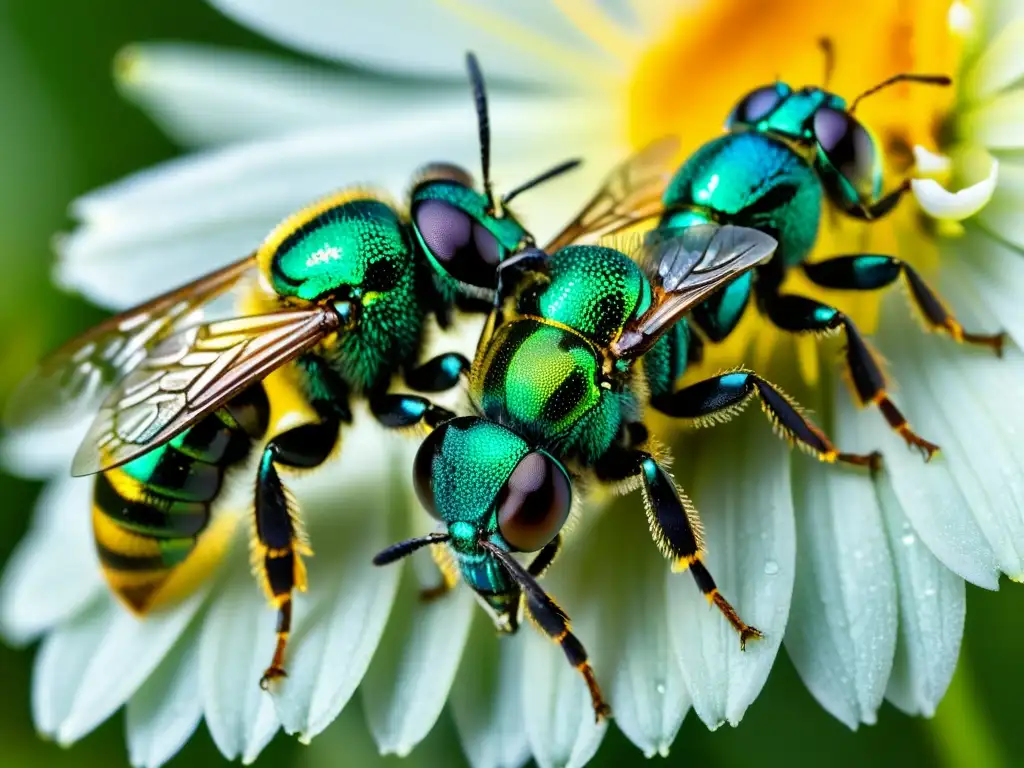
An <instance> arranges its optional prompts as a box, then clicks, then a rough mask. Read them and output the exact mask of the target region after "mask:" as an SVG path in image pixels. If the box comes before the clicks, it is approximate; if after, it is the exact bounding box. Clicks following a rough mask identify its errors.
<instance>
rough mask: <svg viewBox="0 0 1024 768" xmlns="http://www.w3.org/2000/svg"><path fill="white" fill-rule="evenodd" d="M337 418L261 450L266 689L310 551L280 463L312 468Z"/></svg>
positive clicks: (258, 536)
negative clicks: (272, 629) (271, 611)
mask: <svg viewBox="0 0 1024 768" xmlns="http://www.w3.org/2000/svg"><path fill="white" fill-rule="evenodd" d="M340 426H341V424H340V421H339V420H338V419H336V418H326V419H324V420H323V421H320V422H317V423H314V424H305V425H303V426H300V427H296V428H294V429H291V430H288V431H287V432H283V433H282V434H280V435H278V436H277V437H275V438H274V439H272V440H271V441H270V442H269V443H268V444H267V447H266V448H265V449H264V451H263V456H262V458H261V460H260V464H259V469H258V471H257V478H256V504H255V526H254V529H255V531H254V534H255V535H254V538H253V542H252V563H253V570H254V571H255V573H256V575H257V577H258V578H259V580H260V582H261V583H262V585H263V589H264V591H265V592H266V594H267V597H268V598H269V599H270V601H271V603H272V604H273V605H274V606H275V607H276V608H277V645H276V646H275V648H274V657H273V660H272V661H271V662H270V666H269V667H267V670H266V672H264V673H263V677H262V679H261V680H260V687H261V688H263V689H264V690H266V689H268V688H269V687H270V683H271V682H272V681H273V680H275V679H277V678H281V677H284V676H285V670H284V657H285V650H286V649H287V646H288V635H289V633H290V632H291V623H292V592H293V590H295V589H298V590H300V591H305V589H306V566H305V564H304V563H303V561H302V556H303V555H309V554H312V553H311V552H310V550H309V547H308V545H307V544H306V541H305V536H304V534H303V531H302V527H301V522H300V520H299V516H298V509H297V508H296V507H295V501H294V499H293V498H292V495H291V493H289V491H288V489H287V488H286V487H285V486H284V483H283V482H282V481H281V476H280V475H279V474H278V467H279V466H286V467H298V468H302V469H311V468H313V467H316V466H319V465H320V464H322V463H323V462H324V461H326V460H327V458H328V456H330V455H331V452H332V451H333V450H334V446H335V443H337V440H338V432H339V429H340Z"/></svg>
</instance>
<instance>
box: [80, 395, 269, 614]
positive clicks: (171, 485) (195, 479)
mask: <svg viewBox="0 0 1024 768" xmlns="http://www.w3.org/2000/svg"><path fill="white" fill-rule="evenodd" d="M268 418H269V403H268V401H267V395H266V392H265V391H264V389H263V386H262V385H261V384H257V385H255V386H253V387H250V388H249V389H248V390H246V391H245V392H243V393H242V394H240V395H238V396H237V397H235V398H234V399H233V400H232V401H231V402H229V403H228V404H227V405H226V406H224V407H223V408H221V409H220V410H218V411H216V412H214V413H211V414H210V415H208V416H206V417H204V418H203V419H201V420H200V421H198V422H197V423H196V424H195V425H193V426H192V427H190V428H189V429H188V430H186V431H185V432H183V433H181V434H180V435H178V436H177V437H176V438H174V439H173V440H171V441H170V442H168V443H166V444H164V445H162V446H160V447H158V448H155V449H153V450H152V451H150V452H148V453H146V454H144V455H143V456H140V457H138V458H137V459H135V460H133V461H130V462H128V463H127V464H125V465H123V466H121V467H118V468H116V469H111V470H108V471H106V472H103V473H102V474H100V475H97V477H96V486H95V489H94V491H93V509H92V522H93V533H94V536H95V540H96V551H97V554H98V556H99V560H100V565H101V566H102V568H103V573H104V576H105V577H106V579H107V583H108V584H109V585H110V588H111V589H112V590H113V592H114V593H115V594H116V595H117V596H118V597H119V598H120V599H121V600H122V601H123V602H124V603H125V604H126V605H127V606H128V607H129V608H131V609H132V610H133V611H135V612H137V613H146V612H147V611H149V610H151V609H152V608H153V607H154V606H155V605H157V604H159V603H162V602H165V600H166V599H167V597H168V596H169V594H170V593H171V592H174V593H175V594H176V595H177V594H179V593H180V591H181V590H180V589H171V588H170V587H171V582H172V576H174V575H176V574H180V572H181V571H183V570H185V569H184V568H183V566H184V564H185V563H186V562H187V561H190V560H194V559H195V556H196V554H197V549H198V548H199V546H200V544H201V540H202V538H203V536H204V532H207V527H208V524H209V522H210V512H211V508H212V506H213V503H214V502H215V501H216V500H217V498H218V496H219V495H220V493H221V490H222V488H223V484H224V475H225V473H226V472H227V470H228V469H230V468H231V467H233V466H235V465H237V464H239V463H240V462H242V461H244V460H245V459H246V458H247V457H248V455H249V453H250V451H251V449H252V445H253V442H254V441H255V440H258V439H260V438H262V437H263V435H264V434H265V433H266V430H267V424H268Z"/></svg>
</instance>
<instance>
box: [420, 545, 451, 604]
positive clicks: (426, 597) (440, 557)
mask: <svg viewBox="0 0 1024 768" xmlns="http://www.w3.org/2000/svg"><path fill="white" fill-rule="evenodd" d="M430 555H431V557H432V558H433V560H434V564H435V565H437V570H438V571H440V572H441V583H440V584H438V585H437V586H435V587H424V588H423V589H421V590H420V600H421V601H423V602H424V603H432V602H434V601H435V600H437V599H439V598H442V597H444V596H445V595H447V594H448V593H449V592H451V591H452V590H453V589H455V585H456V584H458V583H459V569H458V566H456V564H455V563H454V561H453V559H452V555H451V552H450V550H449V549H448V547H447V546H445V545H443V544H439V545H435V546H432V547H431V548H430Z"/></svg>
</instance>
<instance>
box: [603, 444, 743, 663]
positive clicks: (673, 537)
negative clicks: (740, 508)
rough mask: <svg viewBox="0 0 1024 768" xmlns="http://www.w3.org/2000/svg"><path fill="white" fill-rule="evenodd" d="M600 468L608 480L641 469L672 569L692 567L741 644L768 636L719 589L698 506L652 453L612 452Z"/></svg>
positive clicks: (655, 532) (651, 517) (654, 526)
mask: <svg viewBox="0 0 1024 768" xmlns="http://www.w3.org/2000/svg"><path fill="white" fill-rule="evenodd" d="M597 473H598V478H599V479H601V480H606V481H620V480H625V479H627V478H629V477H636V476H638V475H639V477H640V479H641V482H642V488H643V494H644V501H645V502H646V507H647V518H648V524H649V526H650V529H651V534H652V536H653V537H654V540H655V543H656V544H657V545H658V549H660V550H661V551H662V553H664V554H665V556H666V557H669V558H670V559H671V560H672V569H673V570H675V571H685V570H689V571H690V575H692V576H693V580H694V581H695V582H696V584H697V588H698V589H700V591H701V593H702V594H703V595H704V597H706V598H707V600H708V602H709V603H711V604H712V605H714V606H715V607H716V608H717V609H718V610H719V611H720V612H721V613H722V615H723V616H724V617H725V619H726V620H727V621H728V622H729V624H731V625H732V627H733V629H735V630H736V632H737V634H738V635H739V636H740V648H741V649H746V646H747V641H748V640H752V639H755V638H760V637H763V635H762V633H761V631H760V630H758V629H756V628H755V627H752V626H750V625H749V624H747V623H746V622H745V621H743V619H742V618H740V615H739V614H738V613H737V612H736V609H735V608H733V607H732V605H731V604H730V603H729V601H728V600H726V599H725V597H724V596H723V595H722V593H721V592H719V590H718V586H717V585H716V584H715V580H714V578H713V577H712V576H711V572H710V571H709V570H708V569H707V566H706V565H704V542H703V539H702V535H701V524H700V518H699V517H698V515H697V510H696V509H695V508H694V506H693V504H692V503H691V502H690V500H689V499H688V498H686V496H685V495H683V494H681V493H680V492H679V491H678V490H677V489H676V486H675V483H674V482H673V481H672V478H670V477H669V475H668V473H666V472H665V470H664V469H662V468H661V466H660V465H659V464H658V463H657V462H656V461H655V460H654V458H653V457H652V456H651V455H650V454H649V453H646V452H645V451H641V450H636V449H633V450H629V449H626V450H622V451H618V452H613V453H610V454H609V455H607V456H606V457H604V458H603V459H602V460H601V462H600V463H599V464H598V467H597Z"/></svg>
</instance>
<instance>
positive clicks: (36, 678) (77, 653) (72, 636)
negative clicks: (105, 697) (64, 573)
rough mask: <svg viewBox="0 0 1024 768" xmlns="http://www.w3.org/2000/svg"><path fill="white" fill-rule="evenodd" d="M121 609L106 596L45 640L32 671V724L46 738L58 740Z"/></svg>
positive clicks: (62, 625)
mask: <svg viewBox="0 0 1024 768" xmlns="http://www.w3.org/2000/svg"><path fill="white" fill-rule="evenodd" d="M121 610H123V609H122V608H121V607H120V606H118V605H115V604H114V600H113V598H111V597H109V596H106V595H104V596H103V597H101V598H100V599H99V600H98V601H97V602H96V604H95V605H93V606H91V607H90V608H89V609H88V610H85V611H82V612H81V613H79V614H78V615H77V616H75V617H74V618H73V619H71V620H69V621H66V622H64V623H63V624H61V625H60V626H59V627H58V628H57V629H55V630H54V631H53V632H51V633H50V634H48V635H47V636H46V639H44V640H43V643H42V645H41V646H40V648H39V652H38V653H37V654H36V659H35V665H34V667H33V670H32V721H33V722H34V723H35V726H36V730H38V731H39V732H40V733H41V734H43V735H44V736H49V737H55V736H56V735H57V731H58V730H59V729H60V726H61V723H63V722H64V721H65V720H66V719H67V716H68V712H69V711H70V710H71V706H72V704H73V702H74V694H75V691H77V690H78V689H79V687H80V685H81V682H82V679H83V678H84V677H85V673H86V669H87V668H88V666H89V662H90V661H91V660H92V658H93V656H95V655H96V653H97V652H98V651H99V648H100V646H101V644H102V643H103V638H104V637H105V635H106V633H107V627H108V626H109V625H110V622H111V621H113V620H114V616H115V615H116V613H117V612H118V611H121Z"/></svg>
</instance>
